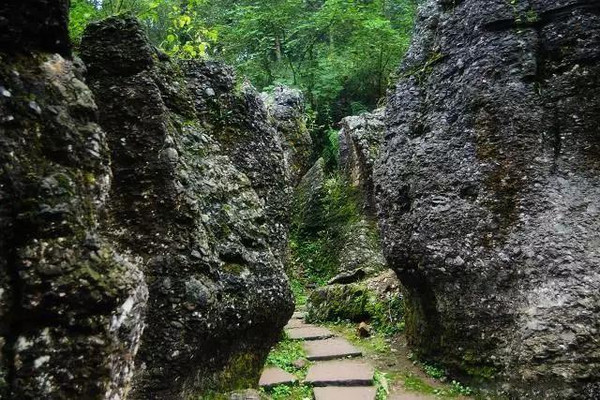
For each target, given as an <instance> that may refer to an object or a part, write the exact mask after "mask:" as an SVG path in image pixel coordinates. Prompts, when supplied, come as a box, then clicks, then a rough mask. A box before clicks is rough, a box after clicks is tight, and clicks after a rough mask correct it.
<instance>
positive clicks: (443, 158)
mask: <svg viewBox="0 0 600 400" xmlns="http://www.w3.org/2000/svg"><path fill="white" fill-rule="evenodd" d="M599 57H600V5H599V4H598V3H597V2H593V1H575V0H537V1H525V0H522V1H511V2H508V1H504V0H486V1H482V0H463V1H442V0H430V1H427V2H426V3H424V4H423V5H422V7H421V10H420V14H419V17H418V21H417V29H416V34H415V39H414V42H413V45H412V47H411V49H410V51H409V53H408V55H407V57H406V61H405V63H404V65H403V66H402V68H401V70H400V76H401V78H400V80H399V82H398V84H397V86H396V87H395V89H394V90H393V91H392V92H391V94H390V96H389V104H388V110H387V130H386V134H385V140H384V150H383V154H382V156H381V158H380V162H379V165H378V167H377V171H376V177H375V181H376V191H377V193H378V201H379V214H380V218H381V228H382V232H383V243H384V248H385V253H386V257H387V259H388V261H389V264H390V266H392V267H393V268H394V269H395V270H396V271H397V273H398V275H399V277H400V278H401V280H402V283H403V285H404V286H405V287H406V289H407V293H406V296H407V301H408V304H409V315H408V317H407V330H408V334H409V337H410V341H411V343H412V345H414V346H415V347H416V348H417V349H418V350H419V351H420V353H421V354H422V356H424V357H425V358H428V359H432V360H434V361H438V362H441V363H444V364H445V365H447V366H450V367H453V368H454V369H455V370H460V371H462V372H465V373H467V374H470V375H472V376H475V377H479V378H481V379H484V380H485V379H490V378H491V379H492V380H495V381H496V382H498V385H497V389H498V390H499V391H502V392H505V393H508V394H509V396H511V398H520V399H522V398H535V399H540V398H548V399H550V398H551V399H558V398H561V399H566V398H578V399H596V398H598V397H600V383H599V381H600V362H599V360H600V341H599V340H598V337H599V332H600V290H598V289H599V287H600V270H599V268H598V266H599V265H600V253H599V250H598V249H599V244H600V208H599V207H598V202H599V200H600V133H599V131H598V126H600V95H599V88H600V64H598V60H599Z"/></svg>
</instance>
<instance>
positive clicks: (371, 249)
mask: <svg viewBox="0 0 600 400" xmlns="http://www.w3.org/2000/svg"><path fill="white" fill-rule="evenodd" d="M340 244H341V246H340V253H339V254H340V257H339V272H340V273H341V274H342V275H345V274H349V273H350V274H351V275H357V277H358V276H361V275H362V278H364V277H365V276H373V275H377V274H378V273H379V272H381V271H383V270H384V269H386V268H387V265H386V262H385V258H384V257H383V251H382V249H381V244H380V242H379V235H378V232H377V227H376V223H375V222H373V221H369V220H368V219H367V218H361V219H360V220H359V221H357V222H353V223H351V224H349V225H348V226H346V227H344V232H343V234H342V238H341V241H340ZM338 277H339V276H338ZM362 278H361V279H362ZM335 280H336V278H333V280H332V281H335ZM340 283H344V282H340Z"/></svg>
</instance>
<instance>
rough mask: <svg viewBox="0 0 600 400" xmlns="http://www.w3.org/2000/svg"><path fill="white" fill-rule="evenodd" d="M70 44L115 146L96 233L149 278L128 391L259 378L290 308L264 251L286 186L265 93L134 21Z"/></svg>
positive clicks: (270, 245)
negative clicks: (178, 58)
mask: <svg viewBox="0 0 600 400" xmlns="http://www.w3.org/2000/svg"><path fill="white" fill-rule="evenodd" d="M81 49H82V57H83V59H84V61H85V62H86V63H87V65H88V79H89V84H90V86H91V88H92V90H93V92H94V94H95V95H96V98H97V101H98V104H99V109H100V120H101V124H102V127H103V128H104V129H105V130H106V132H107V136H108V141H109V145H110V148H111V151H112V159H113V165H112V169H113V171H114V183H113V185H112V190H111V199H110V204H109V208H110V211H109V215H110V218H109V222H108V227H107V230H108V231H109V232H110V233H111V235H112V237H113V238H114V240H115V241H117V242H119V243H120V245H121V246H122V247H123V248H124V249H127V251H128V252H131V253H132V254H134V255H135V256H137V257H139V258H141V259H142V260H144V265H145V274H146V280H147V281H148V283H149V287H150V298H149V309H148V313H147V318H146V321H147V324H148V327H147V329H146V333H145V334H144V337H143V340H142V346H141V349H140V353H139V355H138V358H137V360H136V366H137V372H136V374H137V375H136V380H135V386H134V392H133V395H132V398H140V399H141V398H144V399H145V398H149V397H157V398H180V397H185V396H188V395H194V394H197V393H201V392H202V391H206V390H207V389H211V388H212V389H216V390H222V389H235V388H245V387H248V386H252V385H253V384H256V382H257V380H258V374H259V372H260V369H261V368H262V365H263V362H264V359H265V357H266V355H267V353H268V351H269V349H270V347H271V346H272V344H274V343H275V342H276V341H277V340H278V338H279V334H280V332H281V328H282V327H283V325H285V323H286V321H287V319H288V318H289V316H290V315H291V312H292V310H293V302H292V298H291V293H290V291H289V288H288V284H287V279H286V278H285V275H284V273H283V268H282V263H281V260H280V259H279V258H278V257H276V256H274V253H276V254H277V253H278V252H279V251H281V248H280V247H279V246H281V244H280V242H278V241H277V240H275V239H274V235H275V234H277V232H281V231H283V230H285V229H287V226H284V224H285V223H286V222H285V218H286V213H287V211H286V210H287V207H289V204H287V202H288V199H287V198H286V193H288V192H289V189H287V188H286V187H285V185H287V180H286V179H285V178H286V171H285V169H284V164H283V163H281V160H283V152H282V149H281V146H280V145H279V139H278V138H277V137H276V132H275V130H274V129H273V128H271V127H269V126H268V124H267V121H266V113H265V111H264V106H263V105H262V102H261V101H260V99H259V98H258V95H256V94H255V93H253V91H252V90H250V89H247V88H244V89H242V91H241V92H239V93H238V92H236V89H235V82H234V80H233V77H232V74H231V71H230V70H229V69H227V68H223V67H222V66H220V65H217V64H214V63H203V62H185V63H182V64H181V65H178V64H176V63H173V62H170V61H168V58H167V57H166V56H165V55H163V54H160V53H158V52H157V51H156V50H155V49H153V48H152V46H151V45H150V44H149V42H148V39H147V37H146V36H145V34H144V33H143V30H142V28H141V26H140V25H139V24H138V23H137V22H136V21H135V20H134V19H132V18H125V19H121V18H110V19H108V20H106V21H103V22H101V23H97V24H92V25H90V26H89V27H88V29H87V30H86V33H85V35H84V37H83V40H82V43H81ZM236 146H239V147H236ZM230 154H231V157H229V155H230ZM271 249H273V251H271Z"/></svg>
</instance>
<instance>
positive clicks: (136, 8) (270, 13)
mask: <svg viewBox="0 0 600 400" xmlns="http://www.w3.org/2000/svg"><path fill="white" fill-rule="evenodd" d="M416 3H417V1H416V0H369V1H365V0H310V1H307V0H260V1H259V0H72V2H71V24H70V26H71V36H72V39H73V41H74V43H75V44H76V45H77V43H78V42H79V40H80V37H81V34H82V32H83V29H84V28H85V26H86V25H87V24H88V23H89V22H91V21H95V20H98V19H101V18H104V17H106V16H109V15H115V14H123V13H130V14H133V15H136V16H137V17H138V18H139V19H140V21H141V22H142V23H143V24H144V25H145V26H146V28H147V30H148V34H149V36H150V38H151V40H152V42H153V43H154V44H155V45H156V46H157V47H160V48H161V49H162V50H164V51H165V52H166V53H168V54H170V55H172V56H175V57H182V58H196V57H205V56H208V57H212V58H218V59H222V60H223V61H226V62H228V63H229V64H231V65H233V66H235V67H236V69H237V70H238V71H239V72H240V73H241V74H242V75H244V76H246V77H247V78H248V79H249V80H250V81H251V82H252V83H253V84H254V85H255V86H256V87H257V88H258V89H259V90H263V89H266V88H268V87H272V86H274V85H276V84H280V83H283V84H287V85H291V86H296V87H298V88H300V89H302V90H303V92H304V93H305V96H306V98H307V100H308V102H309V109H310V110H311V111H312V112H314V115H315V121H316V125H317V126H318V127H319V129H317V134H316V135H315V137H314V139H315V143H316V144H317V146H318V152H320V151H321V150H322V149H323V148H325V147H327V146H328V140H329V138H328V135H327V134H324V133H327V130H328V129H329V128H330V127H331V126H333V125H334V124H335V123H337V122H338V121H339V120H340V119H341V118H343V117H345V116H347V115H349V114H357V113H362V112H364V111H366V110H370V109H373V108H375V107H376V106H377V103H378V101H379V99H380V98H382V97H383V96H384V94H385V90H386V88H387V86H388V83H389V81H390V73H391V72H392V71H393V70H394V69H395V68H396V67H397V66H398V64H399V61H400V59H401V57H402V55H403V54H404V52H405V51H406V49H407V47H408V45H409V41H410V36H411V31H412V25H413V18H414V14H415V9H416Z"/></svg>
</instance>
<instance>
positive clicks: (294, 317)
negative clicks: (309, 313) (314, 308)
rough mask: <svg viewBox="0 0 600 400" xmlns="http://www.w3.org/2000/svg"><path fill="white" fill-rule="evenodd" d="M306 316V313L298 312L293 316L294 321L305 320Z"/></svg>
mask: <svg viewBox="0 0 600 400" xmlns="http://www.w3.org/2000/svg"><path fill="white" fill-rule="evenodd" d="M305 314H306V313H305V312H302V311H296V312H295V313H294V314H292V319H304V316H305Z"/></svg>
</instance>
